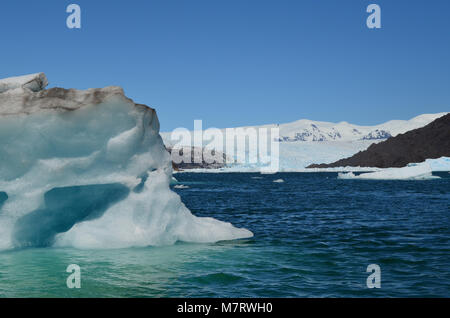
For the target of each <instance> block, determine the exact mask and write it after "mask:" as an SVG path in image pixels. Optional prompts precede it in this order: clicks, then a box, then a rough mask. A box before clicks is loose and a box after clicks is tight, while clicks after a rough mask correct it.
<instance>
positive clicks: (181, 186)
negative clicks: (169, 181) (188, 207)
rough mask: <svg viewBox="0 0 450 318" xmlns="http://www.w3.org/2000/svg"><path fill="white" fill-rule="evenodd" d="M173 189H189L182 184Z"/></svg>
mask: <svg viewBox="0 0 450 318" xmlns="http://www.w3.org/2000/svg"><path fill="white" fill-rule="evenodd" d="M174 188H175V189H189V186H187V185H184V184H177V185H176V186H174Z"/></svg>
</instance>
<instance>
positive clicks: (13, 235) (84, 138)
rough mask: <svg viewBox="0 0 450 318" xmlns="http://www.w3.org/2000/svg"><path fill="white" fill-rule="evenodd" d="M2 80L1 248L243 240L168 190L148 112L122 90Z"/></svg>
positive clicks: (242, 233)
mask: <svg viewBox="0 0 450 318" xmlns="http://www.w3.org/2000/svg"><path fill="white" fill-rule="evenodd" d="M46 85H47V79H46V77H45V75H43V73H40V74H35V75H30V76H25V77H18V78H12V79H7V80H3V81H0V87H1V93H0V140H1V142H2V147H1V148H0V158H1V160H2V165H1V166H0V249H11V248H17V247H35V246H71V247H76V248H123V247H130V246H152V245H169V244H174V243H175V242H177V241H185V242H195V243H210V242H217V241H222V240H233V239H240V238H248V237H251V236H253V234H252V233H251V232H250V231H248V230H246V229H243V228H236V227H234V226H233V225H232V224H230V223H227V222H222V221H219V220H216V219H213V218H209V217H202V218H200V217H196V216H194V215H193V214H192V213H191V212H190V211H189V210H188V209H187V208H186V206H185V205H184V204H183V203H182V202H181V199H180V197H179V196H178V195H177V194H176V193H175V192H173V191H172V190H171V189H170V183H171V180H172V165H171V160H170V155H169V153H168V152H167V151H166V150H165V147H164V145H163V142H162V139H161V137H160V135H159V121H158V117H157V115H156V112H155V110H154V109H152V108H150V107H148V106H145V105H141V104H136V103H134V102H133V101H132V100H131V99H129V98H127V97H126V96H125V94H124V92H123V90H122V89H121V88H120V87H115V86H111V87H105V88H100V89H88V90H75V89H63V88H51V89H48V90H44V89H43V88H44V87H45V86H46Z"/></svg>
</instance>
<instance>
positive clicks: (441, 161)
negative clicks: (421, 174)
mask: <svg viewBox="0 0 450 318" xmlns="http://www.w3.org/2000/svg"><path fill="white" fill-rule="evenodd" d="M425 162H426V163H428V164H429V165H430V166H431V169H432V170H433V171H450V157H441V158H437V159H427V160H425Z"/></svg>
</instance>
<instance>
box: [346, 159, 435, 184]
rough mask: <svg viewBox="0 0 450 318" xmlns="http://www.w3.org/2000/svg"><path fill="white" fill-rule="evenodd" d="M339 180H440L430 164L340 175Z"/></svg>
mask: <svg viewBox="0 0 450 318" xmlns="http://www.w3.org/2000/svg"><path fill="white" fill-rule="evenodd" d="M338 179H368V180H425V179H439V177H437V176H433V175H432V170H431V167H430V165H429V164H427V163H422V164H416V165H411V166H407V167H403V168H388V169H383V170H380V171H375V172H368V173H361V174H359V175H355V174H354V173H353V172H348V173H338Z"/></svg>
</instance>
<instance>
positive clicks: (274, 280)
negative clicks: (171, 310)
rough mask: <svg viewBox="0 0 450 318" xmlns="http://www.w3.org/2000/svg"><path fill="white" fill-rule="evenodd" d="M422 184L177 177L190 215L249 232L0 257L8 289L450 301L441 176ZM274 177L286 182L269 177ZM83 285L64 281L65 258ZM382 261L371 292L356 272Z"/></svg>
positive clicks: (1, 290)
mask: <svg viewBox="0 0 450 318" xmlns="http://www.w3.org/2000/svg"><path fill="white" fill-rule="evenodd" d="M435 175H438V176H440V177H441V179H433V180H421V181H418V180H416V181H381V180H339V179H337V174H336V173H278V174H276V175H261V174H256V173H254V174H252V173H228V174H216V173H209V174H204V173H202V174H200V173H198V174H197V173H181V174H176V175H175V177H176V178H177V179H178V181H179V183H181V184H183V185H186V186H189V188H186V189H174V191H176V192H177V193H179V194H180V195H181V197H182V200H183V202H184V203H185V204H186V206H187V207H188V208H189V209H190V210H191V211H192V212H193V213H194V214H195V215H198V216H211V217H214V218H217V219H220V220H224V221H229V222H231V223H233V224H234V225H236V226H238V227H245V228H247V229H249V230H251V231H252V232H253V233H254V234H255V236H254V237H253V238H251V239H246V240H239V241H231V242H219V243H216V244H186V243H178V244H176V245H174V246H166V247H147V248H129V249H123V250H101V251H89V250H76V249H67V248H41V249H37V248H36V249H24V250H16V251H6V252H1V253H0V296H9V297H29V296H31V297H209V296H211V297H449V296H450V174H449V173H448V172H442V173H436V174H435ZM276 179H283V180H284V182H281V183H274V182H273V181H274V180H276ZM71 263H76V264H79V265H80V267H81V268H82V272H81V275H82V288H80V289H68V288H67V287H66V278H67V275H68V274H67V273H66V271H65V270H66V266H67V264H71ZM369 264H377V265H378V266H379V268H380V288H368V287H367V284H366V280H367V277H368V276H369V275H370V274H371V273H367V272H366V269H367V266H368V265H369Z"/></svg>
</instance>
